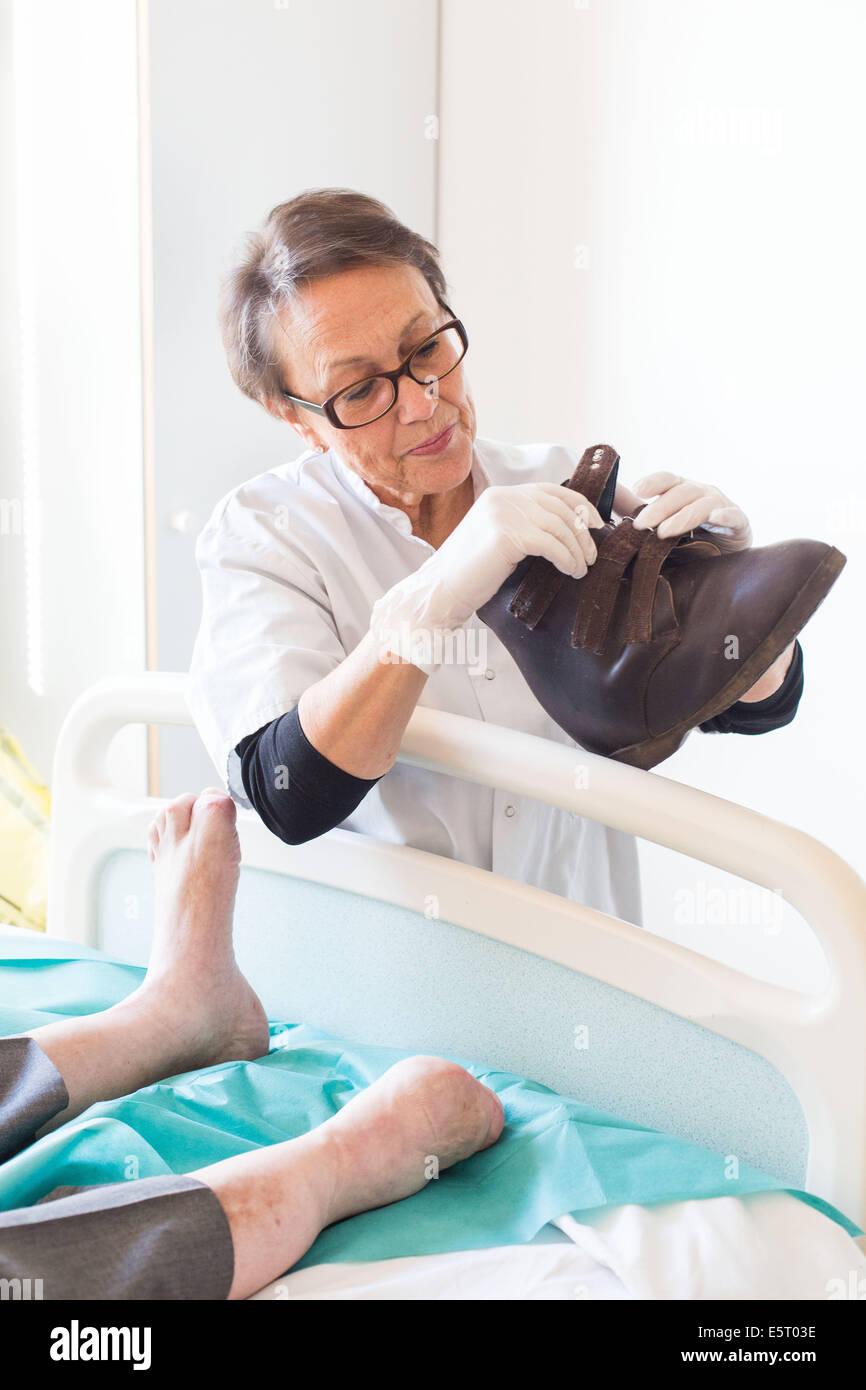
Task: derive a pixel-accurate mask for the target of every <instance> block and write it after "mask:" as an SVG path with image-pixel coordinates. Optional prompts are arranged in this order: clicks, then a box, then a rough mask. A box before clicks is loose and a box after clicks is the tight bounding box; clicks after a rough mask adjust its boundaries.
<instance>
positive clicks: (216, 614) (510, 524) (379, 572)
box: [189, 189, 802, 923]
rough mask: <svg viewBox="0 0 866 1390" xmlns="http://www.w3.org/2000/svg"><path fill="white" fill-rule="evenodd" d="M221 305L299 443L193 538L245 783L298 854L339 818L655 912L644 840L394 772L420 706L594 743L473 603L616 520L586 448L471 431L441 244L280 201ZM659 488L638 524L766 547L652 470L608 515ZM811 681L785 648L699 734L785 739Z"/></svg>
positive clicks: (233, 776)
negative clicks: (569, 731) (550, 707)
mask: <svg viewBox="0 0 866 1390" xmlns="http://www.w3.org/2000/svg"><path fill="white" fill-rule="evenodd" d="M221 317H222V329H223V339H224V343H225V347H226V352H227V354H228V360H229V365H230V368H231V372H232V375H233V377H234V379H235V382H236V383H237V385H238V386H239V387H240V389H241V390H242V391H243V392H245V394H246V395H248V396H249V397H251V399H253V400H255V401H257V402H259V404H261V405H262V406H263V407H264V408H265V409H266V410H268V411H270V413H271V414H272V415H274V416H275V417H276V418H277V419H279V420H282V421H284V422H285V424H286V425H287V426H288V427H289V428H290V429H291V430H293V431H294V432H295V433H296V434H297V435H298V436H299V438H300V439H301V440H302V442H303V444H304V445H305V446H306V447H305V450H304V452H303V453H302V454H301V456H300V458H298V459H296V460H295V461H293V462H291V463H285V464H283V465H281V466H279V467H277V468H274V469H272V470H270V471H269V472H267V473H263V474H261V475H260V476H259V477H256V478H254V479H253V480H252V481H250V482H247V483H244V484H243V485H242V486H241V487H239V488H237V489H235V490H234V491H233V492H232V493H230V494H229V495H228V496H227V497H225V498H224V499H223V500H222V501H221V502H220V503H219V505H218V506H217V508H216V510H215V511H214V513H213V515H212V517H211V519H210V521H209V522H208V524H207V526H206V527H205V530H204V531H203V533H202V535H201V536H200V538H199V541H198V546H197V559H198V563H199V567H200V569H201V575H202V584H203V590H204V611H203V618H202V624H201V629H200V631H199V635H198V638H197V641H196V646H195V651H194V655H193V660H192V668H191V676H190V692H189V693H190V703H191V707H192V711H193V714H194V717H195V719H196V723H197V725H198V728H199V731H200V733H201V735H202V738H203V739H204V742H205V744H206V746H207V748H208V749H209V751H210V753H211V756H212V757H213V759H214V762H215V764H216V766H217V768H218V770H219V773H220V775H221V776H222V777H223V778H224V779H225V781H226V784H227V787H228V790H229V792H230V793H231V795H232V796H233V797H234V798H235V799H236V800H237V801H238V802H239V803H240V804H241V805H244V806H246V807H250V806H252V807H254V808H255V809H256V811H257V812H258V813H259V815H260V816H261V817H262V819H263V821H264V822H265V824H266V825H267V826H268V827H269V828H270V829H271V830H272V831H273V833H274V834H276V835H278V836H280V837H281V838H282V839H284V840H286V841H287V842H289V843H292V844H297V843H300V842H302V841H304V840H308V839H312V838H313V837H314V836H317V835H321V834H322V833H324V832H325V831H327V830H330V829H331V828H332V827H334V826H337V825H339V826H343V827H345V828H347V829H352V830H358V831H362V832H365V833H367V834H370V835H373V836H376V837H378V838H380V839H385V840H390V841H394V842H397V843H403V844H408V845H413V846H415V847H417V848H419V849H425V850H431V851H433V852H435V853H437V854H442V855H447V856H451V857H454V858H457V859H460V860H462V861H463V862H465V863H469V864H475V865H479V866H481V867H483V868H487V869H492V870H494V871H496V872H499V873H502V874H504V875H506V876H508V877H510V878H513V879H517V880H519V881H522V882H525V883H529V884H534V885H536V886H538V887H541V888H546V889H548V890H551V891H553V892H556V893H559V894H561V895H563V896H565V897H569V898H572V899H574V900H576V901H579V902H583V903H587V904H589V905H591V906H593V907H596V908H600V909H601V910H603V911H606V912H610V913H613V914H615V915H616V916H619V917H623V918H625V919H626V920H630V921H632V922H636V923H639V922H640V920H641V906H640V888H639V877H638V860H637V847H636V844H635V842H634V839H633V838H632V837H631V836H629V835H625V834H623V833H622V832H620V831H616V830H611V829H608V828H607V827H605V826H603V825H600V824H598V823H597V822H594V821H589V820H584V819H582V818H581V817H579V816H576V815H573V814H571V813H569V812H565V811H562V810H558V809H556V808H553V807H549V806H546V805H544V804H542V803H540V802H538V801H534V800H531V799H529V798H520V797H517V796H515V795H513V794H512V793H504V792H500V791H495V790H491V789H489V788H487V787H482V786H475V785H472V784H469V783H466V782H463V781H460V780H459V779H456V778H452V777H447V776H443V775H441V774H437V773H432V772H428V771H425V770H423V769H419V768H412V767H406V766H403V765H400V764H397V763H396V762H395V759H396V754H397V750H398V748H399V745H400V740H401V737H402V735H403V731H404V730H405V728H406V724H407V722H408V720H409V718H410V716H411V714H412V711H413V710H414V708H415V706H416V705H417V704H419V703H420V704H423V705H427V706H431V707H433V708H436V709H441V710H448V711H451V712H453V713H455V714H462V715H467V716H469V717H470V718H474V719H485V720H491V721H492V722H493V723H496V724H502V725H505V726H507V727H510V728H513V729H519V730H523V731H525V732H527V733H533V734H538V735H540V736H542V737H544V738H547V739H552V740H555V741H558V742H561V743H566V744H568V745H569V746H572V747H573V746H575V745H574V743H573V740H571V739H570V738H569V737H568V736H567V735H566V734H564V733H563V732H562V730H561V729H560V728H559V727H558V725H556V724H555V723H554V722H553V721H552V720H551V719H550V718H549V717H548V716H547V714H546V713H545V712H544V711H543V710H542V708H541V706H540V705H539V704H538V702H537V700H536V699H535V697H534V696H533V695H532V693H531V692H530V690H529V688H528V687H527V685H526V683H525V682H524V679H523V677H522V675H521V674H520V672H519V670H518V668H517V666H516V664H515V662H514V661H513V659H512V658H511V656H510V655H509V653H508V652H507V651H506V649H505V648H504V646H503V645H502V644H501V643H500V642H499V640H498V639H497V638H496V636H495V635H494V633H493V632H492V631H490V630H489V629H488V628H486V627H485V626H484V624H483V623H482V622H481V621H480V619H479V618H478V617H477V616H476V610H477V609H478V608H480V607H481V606H482V605H483V604H484V603H485V602H486V601H487V600H488V599H489V598H490V597H491V596H492V595H493V594H494V593H495V592H496V591H497V590H498V589H499V588H500V586H501V585H502V583H503V582H504V581H505V579H506V578H507V577H508V575H509V574H510V573H511V572H512V571H513V570H514V568H515V567H516V566H517V565H518V564H519V562H520V561H521V560H523V559H524V558H525V557H526V556H528V555H541V556H544V557H545V558H546V559H548V560H550V561H551V562H552V563H553V564H554V565H556V566H557V567H558V568H559V569H560V570H561V571H562V572H563V573H565V574H569V575H576V576H578V577H580V576H582V575H584V574H585V573H586V571H587V567H588V566H590V565H592V564H593V562H594V560H595V558H596V551H595V545H594V543H593V539H592V536H591V535H590V532H589V527H590V526H591V527H598V526H601V525H602V524H603V519H602V517H601V516H600V515H599V513H598V511H597V510H596V508H595V507H594V506H592V505H591V503H590V502H589V501H588V500H587V499H586V498H585V497H583V496H582V495H581V494H580V493H578V492H575V491H573V490H571V489H570V488H567V487H565V486H563V485H562V482H561V480H562V479H563V478H564V477H568V476H569V475H570V474H571V473H572V472H573V470H574V467H575V465H576V463H577V461H578V455H577V454H576V453H574V452H573V451H572V450H571V449H570V448H569V447H567V446H565V445H562V444H529V445H515V444H502V443H496V442H494V441H492V440H490V439H486V438H480V437H477V435H476V420H475V407H474V404H473V400H472V395H471V393H470V389H469V383H468V380H467V376H466V371H465V354H466V350H467V347H468V336H467V332H466V329H465V327H464V325H463V324H462V323H461V322H460V320H459V319H458V318H457V317H456V316H455V313H454V312H453V310H452V309H451V307H450V306H449V304H448V302H447V299H446V283H445V280H444V277H443V273H442V270H441V267H440V265H439V261H438V257H437V253H436V250H435V248H434V247H433V246H432V245H431V244H430V243H429V242H428V241H426V240H425V239H424V238H423V237H421V236H419V235H418V234H417V233H415V232H413V231H412V230H410V229H409V228H408V227H406V226H404V225H403V224H402V223H401V222H400V221H399V220H398V219H397V218H396V217H395V216H394V214H393V213H392V212H391V211H390V210H389V209H388V208H386V207H385V206H384V205H383V204H382V203H380V202H378V201H377V200H375V199H373V198H370V197H367V196H365V195H363V194H361V193H356V192H352V191H349V190H344V189H321V190H314V191H310V192H306V193H302V194H300V195H299V196H298V197H296V198H294V199H292V200H291V201H289V202H287V203H283V204H281V205H280V206H279V207H277V208H275V209H274V210H273V212H272V213H271V214H270V216H269V217H268V218H267V221H266V222H265V225H264V227H263V229H262V230H261V231H260V232H259V233H258V234H257V235H256V236H254V237H253V238H252V240H251V242H250V245H249V248H248V251H247V254H246V255H245V257H244V259H243V261H242V262H241V263H240V264H239V265H238V266H237V267H236V268H235V269H234V271H233V272H232V273H231V275H230V277H229V279H228V281H227V284H226V287H225V292H224V297H223V301H222V309H221ZM641 498H655V500H654V501H652V502H651V503H650V504H649V505H647V506H645V507H644V510H643V511H642V512H641V515H640V517H639V519H638V521H637V523H636V524H637V525H638V526H651V527H657V528H658V531H659V534H660V535H662V536H666V535H670V536H676V535H680V534H684V533H685V532H687V531H689V530H691V529H693V528H695V527H698V526H701V525H705V524H706V525H709V526H710V527H712V528H713V529H714V531H715V536H722V537H724V540H723V544H725V545H727V546H728V547H729V548H742V547H745V546H748V545H750V544H751V534H750V529H749V524H748V521H747V519H746V517H745V516H744V515H743V513H742V512H741V511H740V509H739V508H738V507H736V506H735V505H734V504H733V503H732V502H731V501H730V500H729V499H728V498H727V497H725V496H724V495H723V494H722V493H721V492H720V491H719V489H718V488H716V487H712V486H709V485H705V484H701V483H695V482H691V481H687V480H686V479H683V478H679V477H674V476H673V475H671V474H669V473H658V474H655V475H653V476H652V477H649V478H646V479H645V480H644V481H643V483H642V484H641V483H639V484H636V485H635V490H634V491H632V490H630V489H628V488H627V487H625V486H624V485H623V484H620V485H619V487H618V488H617V490H616V496H615V498H614V502H613V509H614V511H615V512H617V513H618V514H619V515H620V516H623V515H633V514H634V513H635V512H636V511H637V510H638V509H639V508H640V507H641V506H642V505H643V503H642V501H641ZM714 538H715V537H714ZM425 637H426V639H427V640H426V641H425V640H423V639H424V638H425ZM457 637H462V639H463V640H462V641H457V640H456V638H457ZM801 690H802V653H801V652H800V650H799V644H798V643H792V644H791V646H790V647H789V648H788V649H787V650H786V651H785V652H784V653H783V655H782V657H780V658H779V660H778V661H777V662H776V663H775V664H774V666H773V667H772V668H771V669H770V670H769V671H768V672H767V673H766V674H765V676H764V677H762V679H761V681H760V682H759V683H758V685H757V686H755V687H753V688H752V690H751V691H750V692H749V693H748V695H747V696H746V697H745V698H744V699H743V700H742V701H741V702H740V703H738V704H737V705H735V706H734V707H733V708H732V709H731V710H729V711H727V712H726V713H725V714H723V715H721V716H718V717H717V718H716V719H714V720H711V721H709V722H708V723H707V724H704V725H702V726H701V727H702V728H703V729H705V730H713V731H722V732H728V731H730V732H742V733H757V732H764V731H765V730H767V729H769V728H776V727H779V726H780V725H782V724H786V723H788V722H789V721H790V720H791V719H792V718H793V716H794V713H795V711H796V707H797V703H798V701H799V697H800V693H801Z"/></svg>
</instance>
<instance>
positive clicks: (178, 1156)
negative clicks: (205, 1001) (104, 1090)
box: [0, 935, 861, 1267]
mask: <svg viewBox="0 0 866 1390" xmlns="http://www.w3.org/2000/svg"><path fill="white" fill-rule="evenodd" d="M143 973H144V972H143V971H142V970H141V969H139V968H137V967H134V966H128V965H122V964H120V963H118V962H115V961H112V960H110V959H109V958H108V957H106V956H103V955H102V954H101V953H100V952H98V951H94V950H91V949H88V948H86V947H78V946H75V945H73V944H72V943H67V942H58V941H52V940H51V939H50V938H45V937H39V936H36V935H34V936H33V937H29V936H28V937H27V938H26V939H25V938H23V937H21V938H18V937H16V938H7V937H2V938H0V1035H2V1034H9V1033H17V1032H22V1031H24V1030H26V1029H30V1028H33V1027H36V1026H38V1025H39V1024H40V1023H47V1022H50V1021H51V1020H52V1019H55V1018H59V1017H67V1016H69V1015H73V1014H85V1013H89V1012H92V1011H94V1010H97V1009H102V1008H106V1007H107V1006H108V1005H110V1004H113V1003H116V1002H117V1001H118V1000H119V999H121V998H123V997H124V996H125V995H126V994H127V993H128V992H129V991H130V990H131V989H133V988H134V987H135V986H136V985H137V984H138V982H139V980H140V979H141V977H142V975H143ZM406 1055H407V1054H406V1053H405V1052H402V1051H399V1050H397V1049H390V1048H381V1047H366V1046H359V1045H356V1044H353V1043H350V1042H341V1041H338V1040H337V1039H334V1038H331V1037H328V1036H327V1035H326V1034H324V1033H322V1032H320V1031H319V1030H318V1029H316V1028H313V1027H310V1026H309V1025H307V1024H303V1023H301V1024H294V1023H279V1022H275V1023H272V1024H271V1050H270V1052H269V1053H268V1055H267V1056H266V1057H262V1058H261V1059H260V1060H258V1061H256V1062H230V1063H226V1064H224V1065H220V1066H215V1067H208V1068H205V1069H204V1070H202V1071H195V1072H190V1073H187V1074H185V1075H183V1076H178V1077H174V1078H171V1079H170V1080H166V1081H161V1082H159V1083H158V1084H156V1085H154V1086H147V1087H145V1088H144V1089H143V1090H140V1091H137V1092H135V1094H134V1095H131V1096H126V1097H124V1098H122V1099H120V1100H114V1101H108V1102H104V1103H101V1104H99V1105H94V1106H91V1108H90V1109H89V1110H87V1111H86V1112H85V1113H84V1114H82V1115H80V1116H79V1117H78V1119H76V1120H72V1121H70V1122H69V1123H68V1124H66V1125H64V1126H63V1127H62V1128H61V1129H58V1130H56V1131H55V1132H54V1133H52V1134H49V1135H46V1136H45V1137H44V1138H43V1139H41V1140H39V1141H38V1142H37V1143H35V1144H33V1145H32V1146H31V1147H30V1148H29V1149H27V1150H25V1151H24V1152H23V1153H20V1154H18V1155H16V1156H15V1157H14V1158H12V1159H10V1160H8V1161H7V1162H6V1163H5V1164H3V1165H2V1167H0V1209H3V1210H8V1209H10V1208H12V1207H17V1206H25V1205H29V1204H31V1203H33V1202H35V1201H37V1200H38V1199H39V1198H40V1197H42V1196H44V1195H45V1194H46V1193H47V1192H50V1191H51V1190H52V1188H55V1187H58V1186H63V1185H67V1184H69V1185H81V1184H88V1183H106V1182H118V1181H120V1180H122V1179H124V1178H132V1177H151V1176H154V1175H156V1174H160V1173H185V1172H189V1171H191V1170H193V1169H196V1168H200V1167H202V1166H204V1165H205V1164H208V1163H213V1162H216V1161H217V1160H218V1159H221V1158H227V1157H229V1156H230V1155H232V1154H240V1153H245V1152H247V1151H249V1150H252V1149H255V1148H257V1147H259V1146H260V1145H262V1144H272V1143H276V1142H278V1141H280V1140H283V1139H290V1138H292V1137H294V1136H296V1135H299V1134H303V1133H305V1132H306V1131H307V1130H309V1129H311V1128H312V1127H313V1126H314V1125H318V1124H320V1123H321V1122H322V1121H323V1120H326V1119H328V1117H329V1116H331V1115H333V1114H334V1113H335V1112H336V1111H337V1110H339V1109H340V1107H341V1106H342V1105H344V1104H345V1103H346V1101H347V1100H349V1099H350V1098H351V1097H352V1096H353V1095H355V1094H356V1093H357V1091H359V1090H361V1089H363V1087H365V1086H367V1085H369V1084H370V1082H371V1081H374V1080H375V1079H376V1077H378V1076H380V1075H381V1074H382V1072H383V1071H385V1070H386V1068H387V1067H389V1066H390V1065H391V1064H392V1063H393V1062H396V1061H398V1060H399V1059H400V1058H401V1057H404V1056H406ZM454 1060H457V1061H462V1062H463V1065H465V1066H467V1067H468V1070H469V1071H471V1072H472V1073H473V1074H474V1075H475V1076H477V1077H478V1078H479V1079H480V1080H481V1081H483V1082H484V1083H485V1084H486V1085H488V1086H490V1087H492V1089H493V1090H495V1091H496V1092H497V1093H498V1094H499V1096H500V1097H501V1098H502V1101H503V1103H504V1106H505V1113H506V1128H505V1130H504V1133H503V1135H502V1138H501V1139H500V1140H499V1142H498V1144H496V1145H494V1147H493V1148H491V1149H488V1150H487V1151H486V1152H485V1153H482V1154H477V1155H476V1156H475V1157H473V1158H470V1159H468V1160H467V1161H466V1162H465V1163H461V1164H459V1165H458V1166H457V1167H455V1168H452V1169H449V1170H448V1171H446V1172H445V1173H443V1174H442V1175H441V1176H440V1177H439V1178H438V1179H436V1180H434V1181H431V1182H429V1183H428V1184H427V1186H426V1187H425V1188H424V1189H423V1190H422V1191H421V1192H419V1193H417V1194H416V1195H415V1196H414V1197H410V1198H408V1199H407V1200H406V1201H403V1202H398V1203H395V1204H394V1205H393V1206H390V1207H385V1208H383V1209H381V1210H378V1211H372V1212H366V1213H364V1214H363V1215H361V1216H356V1217H353V1218H352V1219H350V1220H348V1221H343V1222H340V1223H339V1224H338V1225H336V1226H332V1227H330V1228H329V1229H328V1230H326V1231H325V1232H323V1234H322V1235H321V1236H320V1237H319V1239H318V1240H317V1241H316V1243H315V1245H314V1246H313V1247H312V1249H311V1250H310V1251H309V1252H308V1253H307V1255H306V1256H305V1258H304V1259H303V1260H302V1261H301V1262H300V1266H298V1267H301V1266H304V1265H311V1264H321V1263H323V1262H331V1261H335V1262H339V1261H345V1260H378V1259H388V1258H391V1257H396V1256H401V1255H426V1254H436V1253H440V1252H445V1251H450V1250H468V1249H481V1248H484V1247H489V1246H494V1245H509V1244H520V1243H523V1242H525V1241H528V1240H531V1239H532V1238H533V1237H534V1236H535V1235H536V1234H537V1233H538V1232H539V1231H540V1230H541V1228H542V1227H543V1226H545V1225H546V1224H547V1223H548V1222H549V1221H551V1220H552V1219H553V1218H555V1217H557V1216H560V1215H561V1214H562V1213H564V1212H572V1213H574V1215H575V1216H577V1217H580V1215H581V1214H583V1213H586V1212H588V1211H591V1210H596V1209H598V1208H599V1207H604V1206H617V1205H621V1204H623V1203H627V1202H629V1203H630V1202H638V1203H645V1204H648V1203H653V1202H670V1201H676V1200H680V1199H686V1198H698V1197H701V1198H702V1197H719V1196H726V1197H729V1196H733V1195H738V1194H740V1195H741V1194H744V1193H748V1192H757V1191H762V1190H766V1189H778V1188H782V1189H784V1188H785V1184H784V1183H783V1182H782V1181H781V1180H779V1179H777V1178H774V1177H771V1176H769V1175H768V1174H766V1173H761V1172H759V1171H757V1170H756V1169H754V1168H749V1167H747V1166H746V1165H744V1164H741V1165H740V1169H739V1174H738V1176H737V1177H736V1178H728V1177H726V1171H727V1159H726V1158H725V1156H724V1155H721V1154H717V1153H712V1152H711V1151H709V1150H708V1149H703V1148H700V1147H699V1146H698V1145H696V1144H690V1143H688V1142H686V1141H684V1140H681V1139H676V1138H673V1137H671V1136H669V1135H665V1134H661V1133H659V1132H658V1131H656V1130H650V1129H643V1128H641V1127H639V1126H637V1125H634V1124H631V1123H628V1122H625V1121H621V1120H618V1119H616V1118H615V1117H613V1116H611V1115H607V1114H605V1113H603V1112H602V1111H599V1110H596V1109H595V1108H593V1107H592V1106H588V1105H584V1104H582V1103H581V1102H580V1101H578V1100H570V1099H567V1098H565V1097H563V1096H559V1095H556V1094H555V1093H554V1092H553V1091H551V1090H549V1089H548V1088H547V1087H545V1086H540V1085H538V1084H537V1083H535V1082H532V1081H528V1080H526V1079H525V1078H523V1077H519V1076H513V1075H510V1074H508V1073H506V1072H499V1071H491V1070H489V1069H486V1068H484V1067H480V1066H476V1065H473V1064H472V1063H470V1062H466V1061H465V1060H464V1059H461V1058H456V1059H454ZM786 1190H788V1191H792V1189H791V1188H787V1189H786ZM793 1195H794V1196H796V1197H798V1198H800V1199H801V1200H802V1201H804V1202H807V1203H808V1204H809V1205H810V1206H813V1207H816V1208H817V1209H818V1210H819V1211H822V1212H824V1213H825V1214H826V1215H827V1216H829V1217H831V1218H832V1219H833V1220H834V1221H837V1222H838V1223H839V1224H840V1225H841V1226H842V1227H843V1228H844V1229H845V1230H846V1231H848V1232H849V1233H850V1234H852V1235H859V1234H861V1232H860V1228H859V1227H858V1226H856V1225H855V1224H854V1223H853V1222H852V1221H849V1220H848V1219H847V1217H845V1216H844V1215H843V1214H842V1213H841V1212H839V1211H837V1210H836V1209H835V1208H834V1207H831V1206H830V1205H829V1204H828V1203H826V1202H824V1201H822V1200H821V1199H820V1198H818V1197H814V1196H811V1195H809V1194H808V1193H805V1192H800V1191H794V1192H793Z"/></svg>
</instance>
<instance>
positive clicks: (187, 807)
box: [163, 792, 195, 839]
mask: <svg viewBox="0 0 866 1390" xmlns="http://www.w3.org/2000/svg"><path fill="white" fill-rule="evenodd" d="M194 804H195V796H194V795H193V793H192V792H185V793H184V795H183V796H176V797H175V798H174V800H173V801H170V802H169V803H168V805H167V806H166V807H165V810H164V813H163V814H164V815H165V832H164V833H165V834H166V835H167V836H171V837H173V838H175V839H178V838H180V836H182V835H185V834H186V833H187V831H188V830H189V819H190V816H191V815H192V808H193V806H194Z"/></svg>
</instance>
